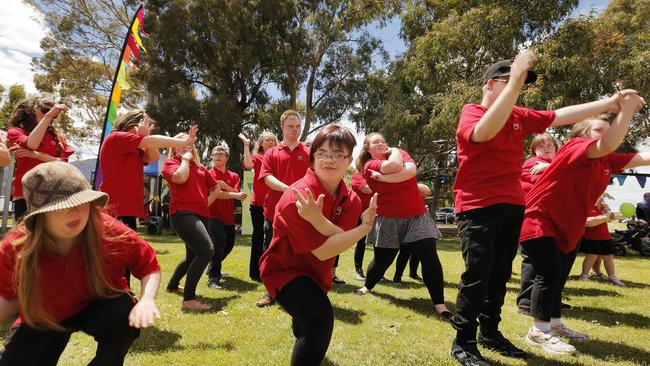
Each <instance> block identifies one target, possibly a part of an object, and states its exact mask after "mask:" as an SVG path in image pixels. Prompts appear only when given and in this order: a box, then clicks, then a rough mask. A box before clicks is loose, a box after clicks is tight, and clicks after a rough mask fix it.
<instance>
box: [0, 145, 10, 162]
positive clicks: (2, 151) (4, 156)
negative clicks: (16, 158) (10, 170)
mask: <svg viewBox="0 0 650 366" xmlns="http://www.w3.org/2000/svg"><path fill="white" fill-rule="evenodd" d="M10 162H11V155H10V154H9V149H7V145H5V144H4V143H3V142H0V167H3V166H7V165H9V163H10Z"/></svg>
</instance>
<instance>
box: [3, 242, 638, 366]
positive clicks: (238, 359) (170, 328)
mask: <svg viewBox="0 0 650 366" xmlns="http://www.w3.org/2000/svg"><path fill="white" fill-rule="evenodd" d="M146 239H147V240H149V241H150V242H151V243H152V244H153V245H154V247H155V248H156V249H157V250H159V251H162V252H163V254H159V256H158V258H159V260H160V262H161V264H162V268H163V284H162V286H161V287H163V288H164V285H165V284H166V281H167V279H168V278H169V275H170V272H171V271H172V270H173V268H174V266H175V265H176V263H177V262H178V261H179V260H180V258H181V256H182V255H184V247H183V245H182V244H181V243H180V241H179V240H178V239H177V238H176V237H175V236H171V235H164V236H156V237H150V236H146ZM248 242H249V237H238V239H237V245H236V246H235V249H234V251H233V253H232V254H231V255H230V257H228V259H227V260H226V262H225V264H224V271H226V272H229V273H230V275H231V277H230V278H227V279H226V280H225V284H226V285H227V286H228V287H229V290H212V289H208V288H207V286H206V280H207V279H206V278H204V279H202V280H201V283H200V284H199V288H198V294H199V296H200V298H201V300H203V301H206V302H208V303H209V304H211V305H212V306H213V307H214V308H215V311H214V312H212V313H209V314H200V315H199V314H185V313H182V312H181V311H180V305H181V297H180V296H179V295H175V294H169V293H167V292H165V291H161V292H160V294H159V296H158V306H159V308H160V311H161V312H162V314H163V318H162V319H160V320H159V321H158V322H157V323H156V325H155V327H154V328H151V329H147V330H145V331H143V332H142V335H141V337H140V338H139V339H138V340H137V341H136V343H135V344H134V345H133V347H132V349H131V351H130V353H129V355H128V356H127V360H126V364H127V365H151V366H153V365H261V364H266V365H287V364H288V363H289V358H290V355H291V348H292V346H293V341H294V339H293V336H292V334H291V331H290V318H289V317H288V315H287V314H286V313H285V312H284V311H282V309H281V308H280V307H278V306H273V307H270V308H266V309H258V308H257V307H255V305H254V304H255V302H256V301H257V300H258V298H259V296H260V294H261V293H262V285H259V284H257V283H255V282H253V281H251V280H250V279H248V258H249V253H250V247H249V245H248ZM438 253H439V255H440V258H441V261H442V264H443V268H444V273H445V281H446V283H445V296H446V299H447V304H448V306H449V307H450V309H451V310H452V311H453V308H454V302H455V297H456V292H457V290H456V284H457V283H458V280H459V277H460V274H461V271H462V269H463V261H462V258H461V255H460V251H459V248H458V241H457V240H443V241H440V242H439V245H438ZM582 258H583V257H582V256H579V257H578V259H577V261H576V265H575V266H574V270H573V272H572V278H571V279H570V280H569V282H568V284H567V289H566V290H565V297H566V298H567V301H568V302H569V303H571V304H572V305H573V306H574V310H570V311H566V312H565V318H564V319H565V322H566V323H567V324H568V325H569V326H570V327H572V328H574V329H576V330H578V331H581V332H585V333H587V334H589V335H590V336H591V337H592V340H591V341H590V342H588V343H584V344H577V345H576V347H577V348H578V350H579V354H578V355H577V356H574V357H551V356H547V355H545V354H543V353H541V352H540V351H538V350H531V349H530V348H529V347H527V345H525V344H524V342H523V336H524V334H525V332H526V330H527V329H528V327H529V326H530V319H529V318H527V317H525V316H523V315H521V314H518V313H517V312H516V309H515V305H514V301H515V297H516V294H517V290H518V281H519V275H518V274H519V270H518V268H519V265H520V259H519V258H517V260H516V261H515V264H514V267H513V268H514V269H515V270H514V272H515V274H514V275H513V278H512V280H511V282H510V283H509V284H508V293H507V296H506V301H505V305H504V307H503V319H504V321H503V322H502V327H501V329H502V331H503V333H504V334H505V335H506V336H507V337H508V338H510V339H511V340H512V341H513V342H514V343H515V344H517V345H520V346H522V347H523V348H525V349H528V350H530V352H531V354H532V357H531V358H530V359H529V360H527V361H521V360H513V359H508V358H505V357H501V356H499V355H497V354H495V353H493V352H489V351H484V352H483V354H484V356H486V357H487V358H489V359H490V360H491V361H492V362H493V363H494V364H496V365H524V364H528V365H636V364H647V363H649V362H650V312H649V311H648V302H649V301H650V285H648V278H649V276H650V259H643V258H640V257H636V256H628V257H625V258H617V261H616V262H617V265H618V274H619V277H620V278H621V279H622V280H623V281H625V282H626V283H628V284H629V286H628V287H627V288H617V287H613V286H611V285H609V284H607V283H603V282H579V281H576V280H575V276H576V275H577V274H578V273H579V272H578V271H579V270H578V268H579V267H580V265H581V263H582ZM371 259H372V251H371V250H370V248H367V250H366V257H365V260H364V262H365V263H366V264H367V263H368V262H369V261H370V260H371ZM352 271H353V264H352V251H351V250H349V251H347V252H346V253H344V254H343V255H342V257H341V260H340V267H339V269H338V275H339V277H342V278H343V279H345V280H346V281H348V283H347V284H346V285H341V286H336V287H334V289H333V290H332V291H331V292H330V295H329V296H330V299H331V301H332V304H333V305H334V314H335V318H336V321H335V324H334V334H333V336H332V342H331V344H330V347H329V350H328V352H327V359H326V361H325V364H326V365H454V364H455V363H454V362H452V359H451V358H450V357H449V356H448V352H449V348H450V344H451V342H452V339H453V337H454V332H453V330H452V328H451V327H450V326H449V325H448V324H447V323H444V322H442V321H440V320H438V319H437V317H435V316H433V315H432V313H433V308H432V305H431V303H430V300H429V298H428V295H427V292H426V289H425V288H424V286H423V285H422V284H420V283H418V282H415V281H413V280H410V279H408V278H406V279H405V282H404V283H403V284H402V285H400V286H398V285H394V284H392V283H388V284H385V283H382V284H379V285H378V286H377V287H376V288H375V290H374V292H373V293H372V294H370V295H366V296H363V297H359V296H356V295H354V294H352V291H353V290H354V289H356V288H357V287H359V285H360V284H361V283H360V282H357V281H355V280H354V279H353V277H352ZM393 271H394V268H391V269H389V270H388V273H387V275H386V277H392V274H393ZM136 282H137V281H136ZM137 291H138V290H136V293H137ZM5 330H6V326H5V328H4V329H3V331H5ZM4 334H6V332H4ZM94 352H95V343H94V342H93V340H92V339H91V338H90V337H88V336H86V335H84V334H81V333H76V334H74V335H73V337H72V339H71V341H70V343H69V344H68V347H67V348H66V350H65V352H64V354H63V356H62V357H61V362H60V364H62V365H85V364H87V363H88V361H89V360H90V359H91V358H92V357H93V355H94Z"/></svg>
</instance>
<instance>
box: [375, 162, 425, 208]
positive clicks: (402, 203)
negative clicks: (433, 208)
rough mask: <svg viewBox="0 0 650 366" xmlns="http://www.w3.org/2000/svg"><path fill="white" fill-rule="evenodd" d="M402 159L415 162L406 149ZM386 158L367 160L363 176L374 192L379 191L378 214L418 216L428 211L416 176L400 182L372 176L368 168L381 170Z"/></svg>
mask: <svg viewBox="0 0 650 366" xmlns="http://www.w3.org/2000/svg"><path fill="white" fill-rule="evenodd" d="M400 153H402V160H404V163H415V162H414V161H413V159H411V156H410V155H409V154H408V153H407V152H406V151H404V150H400ZM384 161H386V160H379V159H373V160H369V161H367V162H366V165H365V166H364V168H363V171H364V173H363V177H364V178H365V179H366V182H367V183H368V186H370V189H372V191H373V192H376V193H377V215H379V216H383V217H402V218H404V217H416V216H420V215H422V214H423V213H425V212H426V211H427V209H426V207H425V205H424V200H423V199H422V196H420V191H419V190H418V181H417V179H416V178H415V177H412V178H411V179H408V180H405V181H403V182H400V183H385V182H378V181H376V180H374V179H372V178H371V174H370V172H369V171H368V169H372V170H374V171H377V172H379V171H381V164H382V163H383V162H384Z"/></svg>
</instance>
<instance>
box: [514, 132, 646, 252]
mask: <svg viewBox="0 0 650 366" xmlns="http://www.w3.org/2000/svg"><path fill="white" fill-rule="evenodd" d="M596 141H598V139H597V138H595V139H586V138H575V139H572V140H571V141H569V142H567V143H566V144H565V145H564V146H562V148H560V150H559V151H558V153H557V155H556V156H555V158H554V159H553V162H552V163H551V166H550V167H549V168H548V169H547V170H546V171H545V172H544V173H543V174H542V176H541V177H540V178H539V180H538V181H537V183H536V184H535V186H533V188H532V189H531V190H530V192H528V194H527V195H526V212H525V214H524V222H523V225H522V228H521V236H520V238H519V241H520V242H524V241H527V240H532V239H536V238H540V237H553V238H555V240H556V242H557V245H558V248H559V249H560V250H561V251H562V252H564V253H569V252H571V251H573V249H575V247H576V246H577V244H578V241H579V240H580V236H581V235H582V234H583V233H584V230H585V222H586V220H587V216H588V214H589V211H590V210H591V209H592V208H593V206H594V203H595V202H596V200H597V199H598V197H600V195H601V194H602V193H603V192H604V191H605V188H607V185H608V184H609V179H610V175H611V174H615V173H619V172H620V171H621V170H623V168H624V167H625V165H627V163H628V162H629V161H630V160H631V159H632V158H633V157H634V155H635V154H619V153H612V154H609V155H607V156H603V157H601V158H598V159H588V158H587V149H588V148H589V146H590V145H591V144H594V143H596Z"/></svg>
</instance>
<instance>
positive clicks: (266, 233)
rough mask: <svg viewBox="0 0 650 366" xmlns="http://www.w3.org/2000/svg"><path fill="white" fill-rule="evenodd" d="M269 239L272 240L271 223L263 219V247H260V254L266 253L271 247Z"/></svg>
mask: <svg viewBox="0 0 650 366" xmlns="http://www.w3.org/2000/svg"><path fill="white" fill-rule="evenodd" d="M271 239H273V222H272V221H270V220H269V219H267V218H266V217H265V218H264V246H263V247H262V253H264V252H266V250H267V249H269V245H271Z"/></svg>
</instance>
